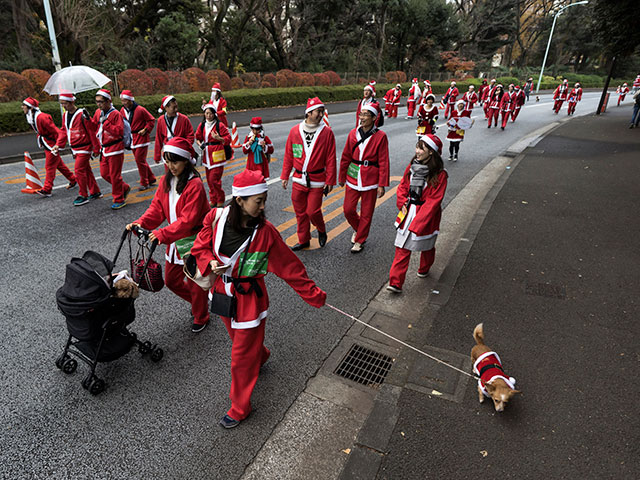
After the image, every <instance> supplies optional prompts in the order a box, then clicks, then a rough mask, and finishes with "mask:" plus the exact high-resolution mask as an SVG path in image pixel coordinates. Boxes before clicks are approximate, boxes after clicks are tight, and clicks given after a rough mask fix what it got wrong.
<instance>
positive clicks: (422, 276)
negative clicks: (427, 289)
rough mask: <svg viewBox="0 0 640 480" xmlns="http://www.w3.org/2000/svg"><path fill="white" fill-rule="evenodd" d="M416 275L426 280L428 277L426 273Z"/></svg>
mask: <svg viewBox="0 0 640 480" xmlns="http://www.w3.org/2000/svg"><path fill="white" fill-rule="evenodd" d="M417 275H418V278H427V277H428V276H429V272H427V273H420V272H418V273H417Z"/></svg>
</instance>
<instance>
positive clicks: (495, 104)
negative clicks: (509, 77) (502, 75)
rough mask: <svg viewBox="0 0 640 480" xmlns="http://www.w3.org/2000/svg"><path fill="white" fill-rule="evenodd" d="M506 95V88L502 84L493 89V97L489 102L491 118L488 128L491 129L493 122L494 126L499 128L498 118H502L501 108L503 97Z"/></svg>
mask: <svg viewBox="0 0 640 480" xmlns="http://www.w3.org/2000/svg"><path fill="white" fill-rule="evenodd" d="M503 95H504V88H503V87H502V84H500V83H499V84H498V85H496V87H495V88H494V89H493V91H492V93H491V96H490V97H489V99H488V100H487V105H488V110H489V118H488V122H487V123H488V125H487V128H491V123H492V122H493V126H494V127H497V126H498V118H499V117H500V107H501V104H502V97H503Z"/></svg>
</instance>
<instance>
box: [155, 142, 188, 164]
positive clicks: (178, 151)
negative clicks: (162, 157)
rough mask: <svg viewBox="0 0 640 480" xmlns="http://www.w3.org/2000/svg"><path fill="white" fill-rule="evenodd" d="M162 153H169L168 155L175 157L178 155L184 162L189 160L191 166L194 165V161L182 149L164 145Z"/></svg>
mask: <svg viewBox="0 0 640 480" xmlns="http://www.w3.org/2000/svg"><path fill="white" fill-rule="evenodd" d="M162 151H163V152H169V153H175V154H176V155H180V156H181V157H182V158H184V159H185V160H189V161H190V162H191V163H192V164H193V165H195V164H196V159H195V158H193V157H191V153H189V152H188V151H186V150H184V149H182V148H178V147H174V146H173V145H165V146H164V147H163V148H162Z"/></svg>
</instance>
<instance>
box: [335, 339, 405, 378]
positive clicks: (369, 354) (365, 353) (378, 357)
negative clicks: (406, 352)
mask: <svg viewBox="0 0 640 480" xmlns="http://www.w3.org/2000/svg"><path fill="white" fill-rule="evenodd" d="M392 364H393V359H392V358H391V357H390V356H388V355H384V354H382V353H378V352H375V351H373V350H370V349H368V348H365V347H363V346H361V345H358V344H353V345H352V346H351V349H349V352H348V353H347V354H346V355H345V357H344V359H343V360H342V362H340V365H338V368H336V370H335V372H334V373H335V374H337V375H340V376H341V377H344V378H346V379H347V380H352V381H354V382H357V383H360V384H362V385H368V386H374V385H380V384H381V383H382V382H384V379H385V377H386V376H387V374H388V373H389V370H390V369H391V365H392Z"/></svg>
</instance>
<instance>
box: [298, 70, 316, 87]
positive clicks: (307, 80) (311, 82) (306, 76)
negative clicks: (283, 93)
mask: <svg viewBox="0 0 640 480" xmlns="http://www.w3.org/2000/svg"><path fill="white" fill-rule="evenodd" d="M300 78H301V79H302V86H303V87H313V86H315V84H316V79H315V78H313V75H311V74H310V73H309V72H304V73H301V74H300Z"/></svg>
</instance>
